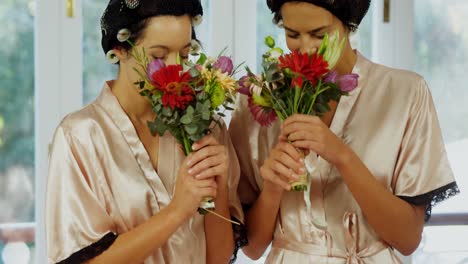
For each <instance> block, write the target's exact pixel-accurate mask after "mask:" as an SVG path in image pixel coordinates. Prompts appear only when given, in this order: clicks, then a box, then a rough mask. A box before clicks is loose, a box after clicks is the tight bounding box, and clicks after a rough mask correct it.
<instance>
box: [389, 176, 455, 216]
mask: <svg viewBox="0 0 468 264" xmlns="http://www.w3.org/2000/svg"><path fill="white" fill-rule="evenodd" d="M459 192H460V190H459V189H458V186H457V183H456V182H452V183H449V184H447V185H445V186H442V187H440V188H437V189H435V190H433V191H430V192H428V193H425V194H421V195H418V196H411V197H410V196H398V197H399V198H401V199H403V200H405V201H406V202H408V203H410V204H413V205H417V206H420V205H426V206H427V207H426V217H425V218H424V220H425V221H426V222H427V221H429V219H430V218H431V213H432V207H433V206H435V205H437V204H438V203H440V202H442V201H444V200H446V199H448V198H450V197H452V196H455V195H456V194H458V193H459Z"/></svg>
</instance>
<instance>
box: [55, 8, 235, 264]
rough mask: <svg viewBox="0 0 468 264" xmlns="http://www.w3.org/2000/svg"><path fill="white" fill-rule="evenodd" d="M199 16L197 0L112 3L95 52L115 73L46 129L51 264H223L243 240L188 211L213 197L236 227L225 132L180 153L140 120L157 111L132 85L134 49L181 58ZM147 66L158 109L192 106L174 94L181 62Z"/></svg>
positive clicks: (166, 59) (162, 58)
mask: <svg viewBox="0 0 468 264" xmlns="http://www.w3.org/2000/svg"><path fill="white" fill-rule="evenodd" d="M202 13H203V11H202V6H201V4H200V1H198V0H189V1H187V0H184V1H182V0H111V1H110V2H109V5H108V7H107V9H106V11H105V12H104V14H103V16H102V20H101V28H102V34H103V35H102V47H103V49H104V52H105V53H106V54H107V58H108V59H109V60H110V61H111V62H112V63H118V64H119V73H118V76H117V79H116V80H115V81H109V82H106V83H105V84H104V88H103V90H102V92H101V94H100V95H99V97H98V98H97V99H96V100H95V101H94V102H93V103H91V104H90V105H88V106H86V107H84V108H83V109H81V110H79V111H78V112H75V113H72V114H70V115H68V116H67V117H66V118H65V119H64V120H63V121H62V123H61V124H60V125H59V127H58V128H57V130H56V132H55V136H54V140H53V144H52V148H51V152H50V162H49V176H48V183H47V205H46V210H47V213H46V218H47V219H46V224H47V250H48V253H47V254H48V258H49V259H48V262H49V263H85V262H86V263H113V264H114V263H148V264H149V263H199V264H202V263H203V264H204V263H216V264H217V263H228V262H229V261H230V259H231V256H233V252H234V250H235V249H238V248H239V246H240V243H241V242H242V241H241V238H242V237H241V236H239V234H237V232H234V231H233V229H232V227H231V223H229V222H226V221H223V220H222V219H220V218H218V217H216V216H214V215H212V214H207V215H205V216H203V215H200V214H198V213H197V210H198V208H199V205H200V202H201V201H202V200H203V199H204V198H206V197H213V198H215V204H216V207H215V209H214V210H215V211H214V212H215V213H217V214H219V215H221V216H224V217H226V218H229V219H230V218H231V217H233V218H235V219H237V220H238V221H242V220H243V219H242V209H241V207H240V202H239V199H238V197H237V192H236V190H237V185H238V180H239V164H238V161H237V158H236V155H235V152H234V148H233V147H232V144H231V141H230V138H229V136H228V134H227V130H226V128H225V126H220V127H218V128H217V129H214V130H213V131H212V132H213V133H211V134H210V135H209V136H205V137H204V138H202V139H201V140H199V141H197V142H196V143H195V144H194V145H193V146H191V147H192V151H193V152H192V153H191V154H190V155H189V156H188V157H186V156H185V155H184V152H183V150H182V148H181V147H180V146H179V145H178V144H177V141H176V139H175V138H174V137H173V136H171V134H170V133H166V134H164V135H162V136H155V137H154V136H153V135H152V133H151V132H150V129H149V128H148V122H149V121H152V120H154V118H155V114H154V113H153V111H152V107H151V104H150V103H149V102H148V101H147V98H145V97H144V96H142V95H140V93H139V90H138V89H137V86H136V85H135V82H138V80H139V79H140V77H141V76H139V74H138V73H137V72H136V71H135V68H137V62H136V59H135V56H134V54H135V50H136V49H142V48H144V50H145V51H146V56H148V57H151V58H152V59H154V60H155V61H154V62H155V63H158V62H159V63H165V64H176V61H178V58H182V59H186V58H187V57H188V56H189V53H190V52H191V49H192V48H193V47H192V46H193V45H194V40H196V37H195V32H194V26H196V25H198V24H199V23H200V22H201V21H200V19H201V15H202ZM179 56H180V57H179ZM156 59H159V60H156ZM152 67H158V65H154V64H151V65H149V70H150V71H149V72H148V74H151V78H155V79H156V80H155V81H156V82H157V83H158V84H160V85H161V89H163V88H164V89H166V90H167V91H166V93H165V97H163V98H162V100H163V104H164V106H165V107H166V106H167V107H172V108H175V107H178V108H185V107H186V105H187V104H188V103H189V102H190V101H191V100H193V99H192V95H191V93H192V92H191V91H190V90H189V89H187V87H185V86H184V87H182V86H183V85H184V83H185V79H183V78H185V76H183V75H179V73H180V72H181V70H182V66H181V65H174V66H170V65H169V66H167V67H165V68H164V69H165V70H166V72H158V73H155V74H153V73H152V72H151V70H152V69H153V68H152ZM174 79H177V80H176V81H174ZM166 82H169V83H166ZM186 147H187V146H186ZM189 147H190V146H189ZM239 230H240V229H236V231H239ZM236 237H237V238H238V239H237V240H236ZM234 258H235V255H234ZM234 258H233V259H234Z"/></svg>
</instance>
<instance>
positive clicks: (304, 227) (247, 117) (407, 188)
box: [229, 0, 458, 264]
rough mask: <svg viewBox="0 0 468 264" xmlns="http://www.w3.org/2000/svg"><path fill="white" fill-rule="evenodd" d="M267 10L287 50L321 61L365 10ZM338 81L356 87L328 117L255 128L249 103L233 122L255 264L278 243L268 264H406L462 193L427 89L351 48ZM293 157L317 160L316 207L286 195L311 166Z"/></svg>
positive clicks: (277, 3) (326, 2)
mask: <svg viewBox="0 0 468 264" xmlns="http://www.w3.org/2000/svg"><path fill="white" fill-rule="evenodd" d="M267 4H268V6H269V8H270V9H271V11H272V13H273V16H274V19H273V20H274V22H275V23H277V25H278V26H281V27H282V28H284V31H285V35H286V43H287V46H288V48H289V49H290V50H292V51H295V50H297V51H300V52H302V53H314V52H316V51H317V48H318V47H319V46H320V44H321V41H322V39H323V37H324V36H325V34H326V33H328V34H329V35H331V34H334V32H336V31H338V32H339V33H340V36H345V37H348V36H349V34H350V33H351V32H353V31H355V30H357V28H358V26H359V24H360V22H361V20H362V19H363V17H364V16H365V14H366V12H367V10H368V8H369V5H370V0H334V1H333V0H308V1H288V0H267ZM335 70H336V71H338V73H340V74H348V73H356V74H358V75H359V79H358V86H357V88H356V89H355V90H353V91H352V92H350V94H349V96H345V97H342V98H341V99H340V100H339V102H331V103H330V108H331V111H330V112H329V113H327V114H325V115H324V116H323V117H322V118H318V117H314V116H303V115H295V116H292V117H290V118H288V119H287V120H285V122H284V123H283V124H280V123H279V122H276V123H275V124H273V125H272V126H271V127H266V128H265V127H260V126H259V125H258V124H257V123H256V122H255V121H254V120H253V118H252V117H251V114H250V112H249V108H248V105H247V100H246V98H242V99H241V100H240V101H239V103H238V106H237V109H236V112H235V113H234V114H233V118H232V121H231V125H230V128H229V129H230V134H231V139H232V141H233V143H234V146H235V148H236V152H237V155H238V158H239V163H240V167H241V180H240V183H239V196H240V199H241V202H242V203H243V205H244V208H245V215H246V226H247V230H248V231H249V232H248V240H249V244H248V245H247V246H246V247H244V252H245V253H246V254H247V255H248V256H250V257H251V258H254V259H256V258H259V257H260V256H261V255H262V254H263V253H264V251H265V249H266V248H267V247H268V245H269V244H270V243H271V242H272V251H271V252H270V253H269V255H268V258H267V263H301V264H302V263H314V264H315V263H330V264H331V263H348V264H351V263H353V264H358V263H359V264H362V263H374V264H381V263H401V262H400V260H399V259H398V257H397V255H396V254H395V252H394V249H396V250H398V251H400V252H401V253H402V254H404V255H409V254H411V253H412V252H414V251H415V250H416V248H417V247H418V245H419V242H420V240H421V233H422V230H423V226H424V222H425V221H427V220H428V219H429V217H430V214H431V208H432V206H433V205H435V204H436V203H438V202H440V201H442V200H444V199H446V198H449V197H450V196H453V195H455V194H456V193H458V187H457V185H456V182H455V180H454V177H453V173H452V170H451V168H450V166H449V162H448V160H447V155H446V152H445V147H444V142H443V139H442V134H441V130H440V126H439V122H438V120H437V114H436V110H435V109H434V105H433V101H432V98H431V94H430V92H429V89H428V87H427V85H426V83H425V81H424V79H423V78H422V77H421V76H419V75H417V74H415V73H412V72H408V71H403V70H397V69H392V68H388V67H385V66H382V65H378V64H375V63H373V62H371V61H369V60H368V59H366V58H365V57H364V56H362V55H361V54H360V53H359V52H358V51H356V50H353V49H352V47H351V44H350V42H349V39H348V40H346V42H345V46H344V51H343V53H342V56H341V58H340V59H339V61H338V64H337V65H336V68H335ZM289 142H291V143H289ZM296 148H300V149H305V150H307V151H310V152H311V153H314V154H313V155H316V154H317V155H318V161H317V162H316V163H315V166H314V167H313V168H315V170H314V171H311V173H310V176H311V182H310V186H308V187H309V188H310V195H309V197H306V196H304V195H303V193H298V192H288V190H290V184H289V182H290V180H297V176H296V175H299V174H300V173H302V172H301V169H303V168H304V169H305V167H306V166H305V165H309V164H308V162H307V160H308V159H307V158H306V161H305V163H307V164H305V163H304V161H303V160H301V155H300V154H299V153H298V151H297V150H296ZM315 153H316V154H315ZM311 155H312V154H311ZM307 167H308V169H309V170H311V168H312V167H310V166H307Z"/></svg>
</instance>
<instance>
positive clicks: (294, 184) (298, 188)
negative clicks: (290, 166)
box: [289, 149, 310, 192]
mask: <svg viewBox="0 0 468 264" xmlns="http://www.w3.org/2000/svg"><path fill="white" fill-rule="evenodd" d="M297 150H298V151H299V153H301V155H302V158H305V154H304V151H303V150H301V149H297ZM309 177H310V175H309V172H308V171H307V170H306V172H305V173H303V174H301V175H299V180H298V181H290V182H289V183H290V184H291V191H293V192H304V191H307V188H308V186H307V185H308V183H309Z"/></svg>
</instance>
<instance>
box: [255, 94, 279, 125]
mask: <svg viewBox="0 0 468 264" xmlns="http://www.w3.org/2000/svg"><path fill="white" fill-rule="evenodd" d="M248 102H249V108H250V112H251V113H252V115H253V118H254V119H255V121H257V122H258V123H259V124H260V125H261V126H270V125H271V124H273V122H275V121H276V118H277V115H276V113H275V111H273V109H265V108H263V107H262V106H260V105H257V104H255V103H254V102H253V99H252V97H249V101H248Z"/></svg>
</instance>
